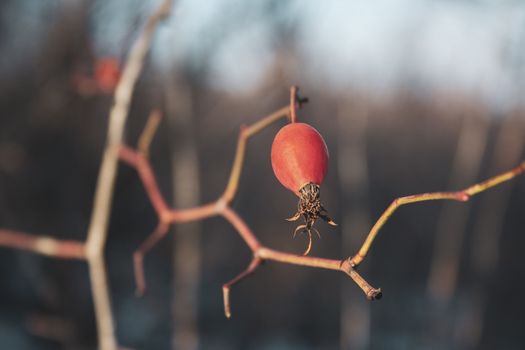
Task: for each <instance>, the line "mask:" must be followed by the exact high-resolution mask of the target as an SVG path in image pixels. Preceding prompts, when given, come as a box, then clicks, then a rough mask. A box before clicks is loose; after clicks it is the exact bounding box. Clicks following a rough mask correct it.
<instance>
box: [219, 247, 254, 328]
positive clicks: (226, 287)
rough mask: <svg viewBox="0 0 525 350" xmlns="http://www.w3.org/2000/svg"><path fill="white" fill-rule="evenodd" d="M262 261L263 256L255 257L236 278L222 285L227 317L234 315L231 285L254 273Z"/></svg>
mask: <svg viewBox="0 0 525 350" xmlns="http://www.w3.org/2000/svg"><path fill="white" fill-rule="evenodd" d="M261 263H262V259H261V258H258V257H254V258H253V259H252V261H251V262H250V265H248V267H247V268H246V270H244V271H243V272H241V273H240V274H238V275H237V276H236V277H235V278H233V279H232V280H231V281H229V282H227V283H225V284H224V285H223V286H222V296H223V301H224V314H225V315H226V317H227V318H230V317H232V312H231V306H230V289H231V287H233V286H234V285H236V284H237V283H239V282H240V281H242V280H243V279H245V278H246V277H248V276H250V275H251V274H253V273H254V272H255V270H256V269H257V268H258V267H259V265H261Z"/></svg>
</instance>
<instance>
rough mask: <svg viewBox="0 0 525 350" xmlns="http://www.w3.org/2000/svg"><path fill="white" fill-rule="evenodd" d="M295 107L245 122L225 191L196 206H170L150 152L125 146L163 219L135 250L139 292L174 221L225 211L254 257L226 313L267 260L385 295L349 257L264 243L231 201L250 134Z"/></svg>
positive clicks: (226, 302) (375, 295)
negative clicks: (338, 276)
mask: <svg viewBox="0 0 525 350" xmlns="http://www.w3.org/2000/svg"><path fill="white" fill-rule="evenodd" d="M292 95H293V96H294V98H296V97H295V96H296V90H295V89H293V93H292ZM301 102H305V100H303V99H301V100H296V102H295V103H297V104H300V103H301ZM293 109H295V106H294V103H291V108H290V106H286V107H283V108H281V109H279V110H278V111H276V112H274V113H272V114H270V115H269V116H267V117H265V118H263V119H261V120H260V121H258V122H256V123H254V124H252V125H250V126H244V127H242V128H241V132H240V134H239V142H238V145H237V152H236V155H235V160H234V164H233V167H232V170H231V174H230V179H229V181H228V184H227V186H226V189H225V191H224V193H223V194H222V195H221V196H220V197H219V198H218V199H217V200H216V201H214V202H212V203H208V204H204V205H202V206H198V207H195V208H189V209H172V208H169V207H168V205H167V204H166V200H165V199H164V197H163V195H162V194H161V192H160V190H159V187H158V185H157V180H156V177H155V174H154V172H153V170H152V168H151V164H150V162H149V160H148V158H147V157H146V156H145V154H147V153H146V152H144V151H142V152H141V151H138V150H134V149H132V148H130V147H129V146H126V145H122V146H121V148H120V153H119V155H120V159H121V160H122V161H124V162H125V163H127V164H129V165H130V166H132V167H133V168H135V169H136V170H137V172H138V174H139V176H140V178H141V180H142V182H143V184H144V187H145V190H146V192H147V194H148V197H149V199H150V201H151V203H152V205H153V208H154V209H155V212H156V213H157V217H158V220H159V223H158V225H157V227H156V228H155V230H154V231H153V233H151V234H150V236H149V237H148V238H147V239H146V240H145V241H144V243H143V244H142V245H141V246H140V247H139V249H138V250H137V251H136V252H135V254H134V266H135V278H136V283H137V294H139V295H141V294H143V293H144V291H145V278H144V269H143V259H144V255H145V254H146V253H147V252H148V251H149V250H150V249H151V248H152V247H153V246H154V245H155V244H156V243H157V242H158V241H159V240H161V239H162V238H163V237H164V236H165V235H166V234H167V233H168V228H169V225H170V224H172V223H177V222H188V221H194V220H201V219H204V218H209V217H212V216H218V215H221V216H222V217H223V218H224V219H226V220H227V221H228V222H230V223H231V224H232V226H233V227H234V228H235V229H236V231H237V232H238V234H239V235H240V236H241V237H242V239H243V240H244V241H245V243H246V245H247V246H248V247H249V248H250V250H251V251H252V253H253V259H252V261H251V263H250V265H249V266H248V268H247V269H246V270H245V271H243V272H242V273H241V274H239V275H238V276H237V277H235V278H234V279H232V280H231V281H230V282H228V283H226V284H224V286H223V294H224V311H225V314H226V317H230V316H231V311H230V310H231V309H230V298H229V295H230V289H231V287H232V286H233V285H235V284H237V283H238V282H240V281H241V280H243V279H244V278H246V277H248V276H249V275H251V274H252V273H253V272H255V270H256V269H257V267H259V265H260V264H261V263H262V262H263V261H265V260H272V261H277V262H281V263H286V264H294V265H301V266H309V267H317V268H324V269H329V270H338V271H342V272H344V273H345V274H347V275H348V276H350V277H351V278H352V279H353V280H354V281H355V282H356V283H357V284H358V285H359V287H361V289H362V290H363V291H364V293H365V294H366V296H367V297H368V298H369V299H379V298H380V297H381V290H380V289H376V288H373V287H372V286H370V285H369V284H368V283H367V282H366V281H365V280H364V279H363V278H362V277H361V276H360V275H359V274H358V273H357V272H356V271H355V270H354V268H353V267H352V265H351V264H350V262H349V260H348V259H345V260H334V259H322V258H316V257H311V256H302V255H296V254H291V253H286V252H281V251H277V250H273V249H270V248H267V247H265V246H263V245H262V244H261V243H260V242H259V240H258V239H257V237H256V235H255V233H254V232H253V231H252V230H251V229H250V228H249V226H248V225H247V224H246V222H245V221H244V220H243V219H242V218H241V217H240V216H239V215H238V214H237V212H236V211H235V210H234V209H233V208H232V207H231V206H230V203H231V201H232V200H233V198H234V196H235V194H236V192H237V187H238V183H239V177H240V174H241V170H242V164H243V161H244V155H245V148H246V141H247V140H248V138H249V137H251V136H252V135H254V134H256V133H257V132H259V131H260V130H262V129H263V128H265V127H267V126H269V125H270V124H272V123H274V122H276V121H278V120H280V119H284V118H287V117H289V114H290V113H289V112H290V110H293ZM146 129H149V128H146ZM149 132H151V131H149Z"/></svg>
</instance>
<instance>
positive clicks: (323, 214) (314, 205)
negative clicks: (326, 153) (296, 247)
mask: <svg viewBox="0 0 525 350" xmlns="http://www.w3.org/2000/svg"><path fill="white" fill-rule="evenodd" d="M320 197H321V191H320V188H319V186H318V185H316V184H314V183H311V182H310V183H307V184H306V185H304V186H303V187H301V189H300V190H299V203H298V204H297V213H295V214H294V215H293V216H292V217H291V218H288V219H286V220H288V221H296V220H297V219H299V218H300V217H301V215H302V216H303V217H304V221H305V224H303V225H299V226H297V227H296V228H295V230H294V233H293V236H294V238H295V236H296V235H297V232H300V233H307V234H308V246H307V247H306V250H305V251H304V253H303V255H307V254H308V253H309V252H310V250H311V249H312V231H314V232H315V233H316V234H317V236H319V237H321V235H320V234H319V231H317V229H316V228H315V227H314V224H315V221H316V220H317V219H318V218H321V219H323V220H324V221H326V222H327V223H328V224H329V225H332V226H337V224H336V223H335V222H334V221H333V220H332V219H330V217H328V215H327V214H328V213H327V211H326V209H325V208H324V207H323V205H322V204H321V199H320Z"/></svg>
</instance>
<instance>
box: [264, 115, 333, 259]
mask: <svg viewBox="0 0 525 350" xmlns="http://www.w3.org/2000/svg"><path fill="white" fill-rule="evenodd" d="M271 159H272V168H273V172H274V173H275V176H276V177H277V179H278V180H279V182H280V183H281V184H282V185H283V186H284V187H286V188H287V189H289V190H290V191H292V192H293V193H295V194H296V195H297V196H298V197H299V203H298V205H297V212H296V213H295V214H294V215H293V216H292V217H291V218H289V219H287V220H288V221H296V220H297V219H299V218H300V217H301V215H302V216H303V217H304V219H305V224H304V225H299V226H297V228H296V229H295V231H294V237H295V235H296V234H297V232H299V231H300V232H301V233H303V232H306V233H307V234H308V238H309V241H308V247H307V248H306V250H305V252H304V253H303V254H304V255H307V254H308V253H309V252H310V250H311V248H312V233H311V231H312V230H313V231H314V232H315V233H316V234H317V235H318V236H319V232H318V231H317V230H316V229H315V228H314V227H313V225H314V223H315V221H316V220H317V219H318V218H321V219H323V220H324V221H326V222H327V223H328V224H330V225H333V226H336V223H335V222H334V221H333V220H332V219H330V218H329V217H328V216H327V212H326V210H325V208H324V207H323V205H322V204H321V200H320V185H321V183H322V182H323V179H324V177H325V175H326V172H327V170H328V148H327V147H326V143H325V142H324V140H323V137H322V136H321V135H320V134H319V132H317V130H315V129H314V128H313V127H311V126H310V125H308V124H305V123H291V124H288V125H286V126H284V127H283V128H282V129H281V130H279V132H278V133H277V135H276V136H275V139H274V140H273V144H272V154H271Z"/></svg>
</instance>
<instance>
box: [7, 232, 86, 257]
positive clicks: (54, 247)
mask: <svg viewBox="0 0 525 350" xmlns="http://www.w3.org/2000/svg"><path fill="white" fill-rule="evenodd" d="M0 246H3V247H9V248H13V249H21V250H27V251H30V252H33V253H37V254H42V255H46V256H51V257H54V258H60V259H85V258H86V255H85V247H84V243H83V242H80V241H73V240H61V239H56V238H53V237H49V236H44V235H30V234H27V233H24V232H19V231H13V230H6V229H1V230H0Z"/></svg>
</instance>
